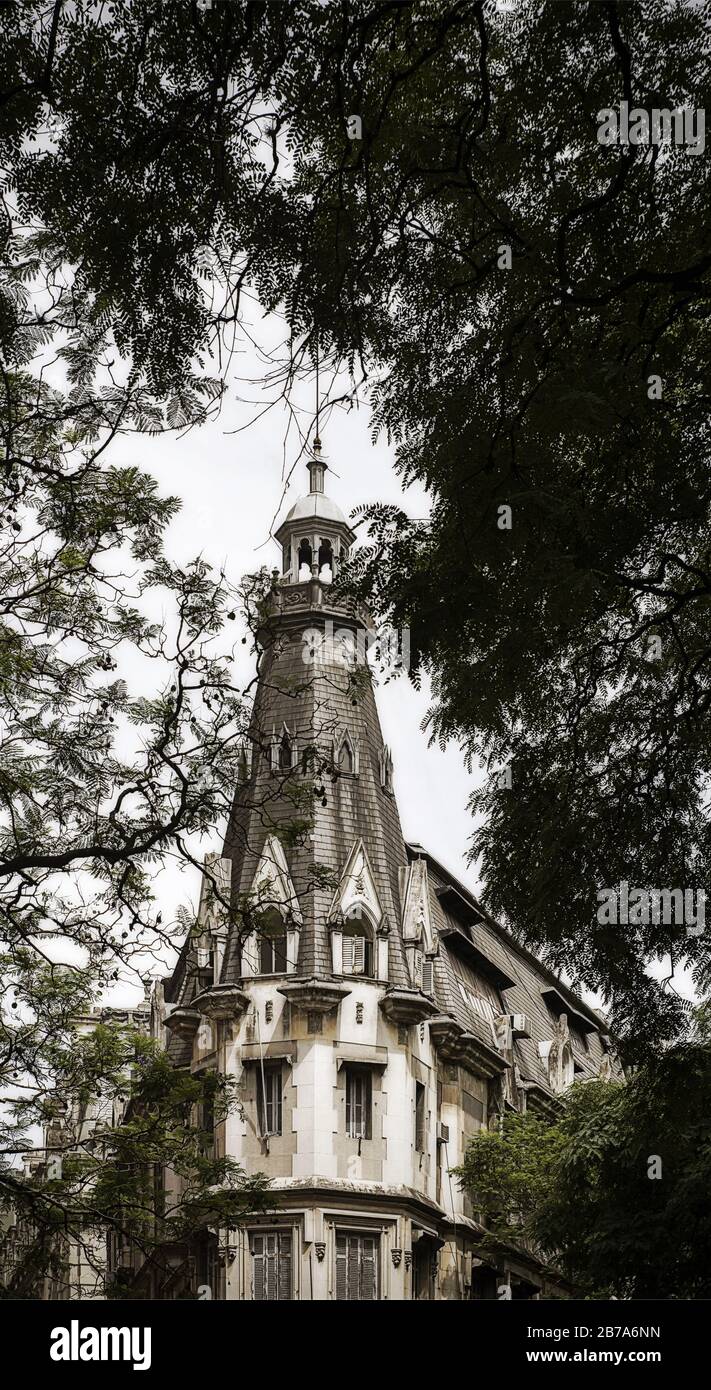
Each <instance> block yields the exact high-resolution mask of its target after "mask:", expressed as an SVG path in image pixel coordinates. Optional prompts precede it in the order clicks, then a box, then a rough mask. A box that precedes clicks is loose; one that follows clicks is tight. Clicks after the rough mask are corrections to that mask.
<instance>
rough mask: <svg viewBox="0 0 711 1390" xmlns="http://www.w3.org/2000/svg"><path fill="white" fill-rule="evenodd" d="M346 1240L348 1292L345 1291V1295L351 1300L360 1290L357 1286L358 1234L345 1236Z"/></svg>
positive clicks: (356, 1296)
mask: <svg viewBox="0 0 711 1390" xmlns="http://www.w3.org/2000/svg"><path fill="white" fill-rule="evenodd" d="M347 1241H348V1293H347V1295H346V1297H347V1298H348V1300H349V1301H351V1302H352V1301H353V1300H354V1299H356V1300H357V1299H358V1298H359V1297H360V1291H359V1288H358V1285H359V1283H360V1280H359V1277H358V1276H359V1273H360V1240H359V1238H358V1236H348V1237H347Z"/></svg>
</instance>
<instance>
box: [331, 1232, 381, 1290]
mask: <svg viewBox="0 0 711 1390" xmlns="http://www.w3.org/2000/svg"><path fill="white" fill-rule="evenodd" d="M377 1297H378V1250H377V1245H376V1238H375V1236H364V1235H351V1234H350V1232H346V1231H337V1232H336V1298H337V1299H341V1300H344V1299H349V1300H350V1299H356V1300H358V1301H359V1302H363V1301H365V1300H366V1299H367V1300H372V1299H376V1298H377Z"/></svg>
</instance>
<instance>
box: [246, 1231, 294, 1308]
mask: <svg viewBox="0 0 711 1390" xmlns="http://www.w3.org/2000/svg"><path fill="white" fill-rule="evenodd" d="M291 1247H292V1238H291V1231H264V1232H263V1233H262V1232H260V1234H259V1235H257V1234H256V1233H253V1234H252V1297H253V1298H254V1299H255V1300H257V1301H259V1302H262V1301H264V1300H267V1301H269V1302H276V1301H278V1300H281V1299H290V1298H293V1296H294V1294H293V1289H292V1275H291Z"/></svg>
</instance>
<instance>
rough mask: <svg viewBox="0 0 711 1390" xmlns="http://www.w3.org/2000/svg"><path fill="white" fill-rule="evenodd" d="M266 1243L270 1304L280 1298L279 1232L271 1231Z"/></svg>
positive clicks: (267, 1293)
mask: <svg viewBox="0 0 711 1390" xmlns="http://www.w3.org/2000/svg"><path fill="white" fill-rule="evenodd" d="M264 1240H265V1243H266V1266H267V1269H266V1275H267V1278H266V1283H267V1292H266V1297H267V1298H268V1299H269V1302H270V1303H274V1302H275V1301H276V1299H277V1296H278V1289H279V1285H278V1268H279V1235H278V1232H277V1231H270V1232H269V1234H268V1235H267V1236H265V1237H264Z"/></svg>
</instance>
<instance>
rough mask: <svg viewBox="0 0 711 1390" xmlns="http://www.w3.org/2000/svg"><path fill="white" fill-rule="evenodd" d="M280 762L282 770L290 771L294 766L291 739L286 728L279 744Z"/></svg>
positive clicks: (280, 769)
mask: <svg viewBox="0 0 711 1390" xmlns="http://www.w3.org/2000/svg"><path fill="white" fill-rule="evenodd" d="M278 762H279V771H280V772H289V771H290V770H291V768H292V766H293V753H292V748H291V739H290V738H289V735H288V733H287V730H286V729H285V730H284V732H283V734H282V736H281V743H280V744H279V757H278Z"/></svg>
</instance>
